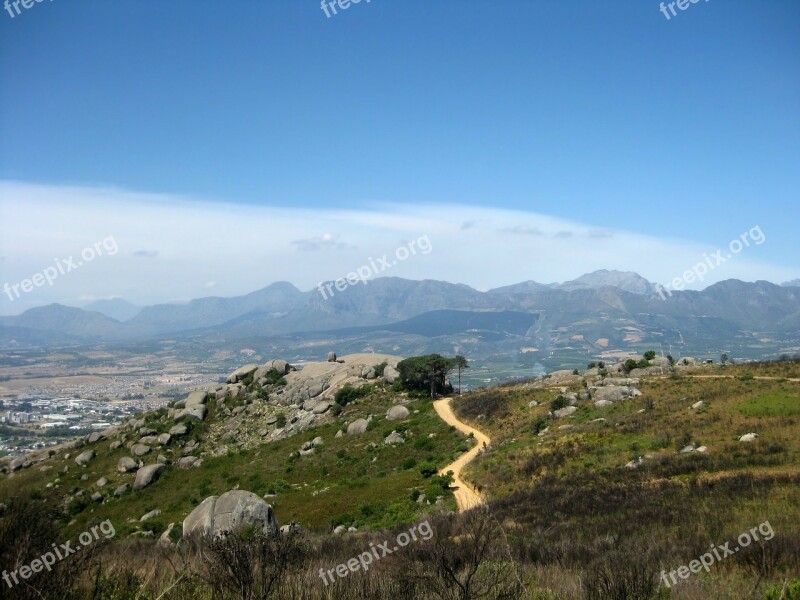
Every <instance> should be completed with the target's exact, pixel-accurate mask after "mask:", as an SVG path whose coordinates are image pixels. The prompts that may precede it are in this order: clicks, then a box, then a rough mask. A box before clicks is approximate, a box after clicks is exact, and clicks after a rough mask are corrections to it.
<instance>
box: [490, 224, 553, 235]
mask: <svg viewBox="0 0 800 600" xmlns="http://www.w3.org/2000/svg"><path fill="white" fill-rule="evenodd" d="M499 231H500V233H513V234H515V235H544V233H543V232H542V230H541V229H539V228H538V227H531V226H530V225H514V226H513V227H504V228H503V229H500V230H499Z"/></svg>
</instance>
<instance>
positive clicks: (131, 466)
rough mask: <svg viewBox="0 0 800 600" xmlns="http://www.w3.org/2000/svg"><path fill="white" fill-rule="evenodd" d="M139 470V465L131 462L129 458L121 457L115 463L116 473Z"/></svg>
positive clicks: (133, 461)
mask: <svg viewBox="0 0 800 600" xmlns="http://www.w3.org/2000/svg"><path fill="white" fill-rule="evenodd" d="M138 468H139V464H138V463H137V462H136V461H135V460H133V459H132V458H131V457H130V456H123V457H122V458H120V459H119V462H118V463H117V472H118V473H130V472H132V471H135V470H136V469H138Z"/></svg>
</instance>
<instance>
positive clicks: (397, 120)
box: [0, 0, 800, 312]
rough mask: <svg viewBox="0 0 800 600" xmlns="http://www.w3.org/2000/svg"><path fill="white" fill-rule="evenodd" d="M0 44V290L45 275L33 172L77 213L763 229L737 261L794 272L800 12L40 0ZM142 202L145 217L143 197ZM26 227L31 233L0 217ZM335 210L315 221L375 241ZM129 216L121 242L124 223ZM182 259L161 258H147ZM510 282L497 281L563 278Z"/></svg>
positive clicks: (704, 243)
mask: <svg viewBox="0 0 800 600" xmlns="http://www.w3.org/2000/svg"><path fill="white" fill-rule="evenodd" d="M0 54H1V56H2V58H1V59H0V60H2V62H1V63H0V70H1V77H2V79H0V84H1V85H0V100H1V101H2V106H3V110H2V116H0V180H2V181H4V182H6V185H5V187H4V188H3V189H5V190H6V192H5V193H4V195H3V196H2V197H0V218H3V219H4V221H5V222H6V223H5V225H4V227H3V230H2V232H3V234H4V239H3V240H0V244H2V246H1V247H0V249H1V250H2V256H3V262H2V264H3V267H0V268H2V269H3V271H5V272H4V273H3V275H4V279H6V280H9V279H11V278H14V277H16V278H19V277H22V276H23V275H24V273H26V272H30V270H31V269H34V270H36V268H35V263H32V262H29V261H28V260H26V259H25V258H24V257H30V256H31V249H30V248H28V247H26V246H25V243H24V239H27V238H28V237H30V235H28V234H29V233H30V234H31V235H33V234H32V233H31V232H32V230H33V229H35V228H36V227H40V228H41V227H43V226H44V225H45V223H46V222H47V220H46V219H43V220H42V221H41V222H39V223H37V222H36V219H37V216H36V215H41V208H36V207H35V206H33V205H32V204H30V203H31V202H33V201H32V200H31V199H30V196H26V195H25V194H22V195H15V194H16V191H18V189H19V188H18V186H22V187H23V188H24V189H29V188H28V186H41V189H46V190H49V191H48V192H47V193H46V194H44V193H43V194H38V193H37V194H36V197H37V198H39V199H40V200H41V201H42V202H49V203H56V204H58V203H62V204H61V205H62V206H63V202H66V201H67V200H66V198H70V200H69V201H70V202H79V203H80V202H82V200H81V199H80V198H81V196H80V195H78V196H79V197H78V199H76V197H75V195H74V194H73V191H74V190H75V189H84V190H86V189H93V188H96V189H98V190H103V193H104V194H106V195H105V196H104V197H105V200H104V203H105V206H106V207H107V210H108V211H114V210H115V209H116V208H119V210H120V211H121V212H124V211H123V208H122V205H123V204H124V205H125V206H126V207H129V203H130V202H131V201H133V200H132V198H133V197H134V196H133V195H135V194H142V195H145V196H146V195H153V196H152V197H150V196H147V197H150V199H151V200H152V198H154V197H158V198H160V199H161V201H163V202H165V203H169V202H170V201H171V200H170V198H178V197H179V198H182V199H191V200H192V202H194V204H193V208H192V209H187V211H188V210H191V211H193V212H197V211H200V212H203V211H204V210H206V209H204V208H203V207H210V206H212V205H213V206H214V207H216V206H218V205H222V206H226V205H227V206H229V207H230V210H231V211H235V212H237V213H238V214H242V215H243V214H246V213H247V211H248V210H251V209H253V210H256V209H257V211H258V214H259V215H263V218H264V219H265V221H264V222H265V223H268V222H269V218H268V214H269V213H268V208H269V207H280V208H282V209H303V210H311V211H313V210H321V211H328V210H332V211H343V210H355V209H358V210H360V211H365V212H367V213H369V212H374V213H377V214H380V213H381V211H385V210H386V208H385V207H386V206H387V205H391V206H395V207H396V206H398V205H400V206H406V207H407V210H408V214H414V215H420V214H423V213H424V214H432V213H430V211H431V210H433V209H432V207H443V206H449V207H450V209H449V210H443V211H442V215H443V218H445V219H449V220H452V222H453V223H457V224H460V223H461V222H462V221H464V220H466V219H465V218H464V217H463V214H461V213H465V211H466V212H468V211H469V210H478V211H480V210H482V209H488V208H491V209H495V210H497V211H501V212H500V213H498V214H503V215H506V216H507V215H508V214H514V213H505V212H503V211H520V212H523V213H530V214H531V215H534V216H532V218H533V219H534V222H538V221H536V218H537V217H535V215H540V216H545V217H547V218H553V219H557V220H558V219H561V220H565V221H569V222H573V223H577V224H579V225H586V226H591V227H596V228H598V229H609V230H614V231H617V230H623V231H626V232H630V233H635V234H641V235H644V236H649V237H651V238H654V239H658V240H667V239H668V240H673V241H674V242H675V244H676V245H677V246H676V247H680V245H681V244H682V243H684V242H685V243H686V244H688V245H691V244H697V247H703V248H706V247H708V248H712V247H713V248H716V247H719V246H721V245H724V244H726V243H727V242H728V241H729V240H731V239H732V238H734V237H737V236H739V235H740V234H741V233H742V232H744V231H747V230H748V229H750V228H751V227H753V226H755V225H758V226H759V227H761V229H762V230H763V231H764V233H765V234H766V237H767V239H768V242H767V243H764V244H763V246H759V247H758V248H757V255H756V254H755V249H754V250H753V255H752V257H751V258H752V259H753V260H754V261H760V262H757V263H753V265H752V266H753V268H752V269H751V270H748V271H746V272H742V273H738V274H737V273H731V275H738V276H741V277H742V278H751V279H755V278H758V270H759V268H762V269H763V271H764V272H765V273H767V272H769V273H770V274H774V275H775V276H782V275H783V274H784V273H785V274H787V275H795V276H798V275H800V269H799V268H798V267H800V251H799V250H798V242H797V233H796V231H795V229H796V226H797V223H798V222H800V219H798V217H799V216H800V208H798V190H800V185H798V184H800V3H798V2H796V1H792V0H773V1H770V2H756V1H747V2H745V1H735V0H725V1H723V0H710V1H709V2H704V1H701V2H699V3H697V4H691V5H689V7H688V9H687V10H685V11H683V12H679V13H678V15H677V16H675V17H673V18H671V19H670V20H667V19H666V18H665V17H664V15H663V14H662V13H661V12H660V11H659V3H658V2H653V1H651V0H630V1H608V2H597V1H596V0H591V1H573V2H557V1H555V0H551V1H548V2H539V1H531V0H528V1H524V2H523V1H511V0H499V1H497V0H496V1H492V2H489V1H477V0H475V1H469V0H461V1H454V0H436V1H435V2H431V1H427V2H422V1H416V0H403V1H401V0H372V1H371V2H370V3H367V2H366V0H363V1H362V2H361V3H360V4H357V5H353V6H351V7H350V8H349V9H347V10H345V11H340V12H339V14H338V15H336V16H334V17H332V18H326V16H325V14H324V13H323V11H322V10H321V9H320V5H319V2H317V1H316V0H290V1H289V0H286V1H277V0H261V1H246V0H240V1H232V2H226V3H222V2H209V1H205V0H191V1H188V0H182V1H172V2H152V1H141V0H139V1H132V0H131V1H128V0H115V1H114V2H100V1H89V0H70V1H69V2H68V1H66V0H54V1H47V0H45V1H44V2H41V3H37V4H34V5H33V6H32V8H30V9H28V10H23V11H22V14H20V15H17V16H15V17H14V18H11V17H10V16H9V15H8V13H7V12H5V11H3V12H0ZM15 190H16V191H15ZM113 190H119V191H120V194H119V195H116V196H115V195H114V193H112V191H113ZM12 192H13V193H12ZM126 194H127V195H126ZM131 194H133V195H131ZM86 195H87V194H84V196H86ZM88 195H91V194H88ZM156 195H157V196H156ZM145 196H142V198H144V197H145ZM45 197H46V198H45ZM23 198H26V200H24V202H25V203H27V209H25V207H23V206H20V203H22V202H23ZM142 198H139V199H138V200H136V201H138V202H140V203H141V207H142V208H141V210H142V212H141V218H142V219H145V220H147V219H148V218H149V217H148V216H147V214H148V213H147V207H148V206H152V203H151V202H149V201H147V200H144V199H142ZM117 202H119V203H120V205H119V207H117V206H115V205H116V203H117ZM242 205H250V206H242ZM42 206H44V205H42ZM63 208H64V209H66V208H67V207H66V206H63ZM25 210H28V211H29V213H25ZM264 210H267V212H263V211H264ZM426 211H427V212H426ZM207 212H208V214H209V218H210V215H212V214H217V213H216V208H213V209H211V208H208V209H207ZM391 212H392V214H394V210H392V211H391ZM131 214H133V215H135V212H134V213H131ZM150 214H151V215H153V214H155V213H150ZM397 214H402V210H398V213H397ZM20 218H26V219H28V218H32V219H34V222H33V223H31V222H25V223H20V222H15V223H13V225H12V224H10V223H9V221H10V220H12V219H20ZM132 218H136V217H135V216H133V217H132ZM522 220H524V219H522ZM499 221H502V219H501V218H500V217H498V222H499ZM62 222H63V221H62ZM337 223H339V230H336V231H333V230H332V229H331V228H330V227H328V228H327V229H326V228H325V226H324V225H320V229H319V230H315V231H308V232H307V233H308V236H309V237H310V238H313V237H314V236H324V235H330V236H332V237H333V238H337V239H342V240H345V241H342V242H341V243H342V244H343V245H344V246H348V245H349V246H350V247H353V248H355V247H359V245H360V246H361V247H362V248H363V249H366V248H367V247H368V245H367V244H366V243H365V242H363V243H359V239H360V238H359V236H360V235H361V234H360V233H358V234H357V233H355V230H351V229H348V226H347V224H346V223H341V222H339V221H337ZM53 226H54V227H57V226H58V223H54V224H53ZM114 226H115V227H117V228H118V229H119V232H118V233H116V234H115V235H117V236H119V237H120V238H125V236H126V232H125V231H122V229H124V224H121V223H119V222H117V223H115V224H114ZM531 226H532V227H535V225H531ZM72 227H74V230H71V231H69V232H64V231H61V232H60V233H59V234H58V235H46V236H44V237H45V239H53V238H57V239H56V240H55V241H58V239H61V238H62V237H63V238H64V245H63V247H62V246H59V245H58V244H57V243H55V241H54V243H53V246H52V247H48V248H46V250H47V251H43V252H42V254H43V255H48V256H51V255H52V256H59V255H60V254H57V253H61V252H66V251H68V250H69V249H70V248H71V249H73V250H74V249H76V248H77V250H80V248H81V247H83V246H82V244H83V245H85V244H90V243H91V242H94V241H95V240H94V238H91V235H90V234H89V232H90V231H91V232H92V234H93V235H108V233H105V234H101V233H99V232H100V231H108V229H109V227H110V225H109V227H106V228H105V229H103V228H102V227H98V229H97V230H96V231H94V230H92V228H88V229H87V230H86V231H85V232H84V231H82V230H81V224H80V223H75V224H74V225H73V226H72ZM209 227H211V225H209ZM267 227H268V226H267ZM506 229H507V227H506ZM67 233H69V235H67ZM111 233H114V232H111ZM268 233H269V232H265V235H268ZM348 235H350V237H351V238H353V239H351V240H346V238H347V237H348ZM34 237H35V236H34ZM90 238H91V239H90ZM356 238H359V239H356ZM390 239H391V240H392V241H391V242H390V241H388V240H390ZM400 239H401V236H400V237H398V238H397V240H400ZM486 239H487V243H490V242H491V240H490V239H489V237H487V238H486ZM81 240H83V241H81ZM385 240H386V242H385V243H386V244H387V245H388V246H389V247H393V246H394V238H385ZM84 242H85V243H84ZM130 243H131V244H132V245H131V246H130V248H129V249H130V250H131V252H140V251H148V252H156V253H158V252H159V249H158V248H155V247H154V248H153V249H149V247H147V248H146V247H145V246H143V245H146V244H147V243H151V242H150V241H149V240H144V239H141V238H131V241H130ZM152 243H155V244H157V243H158V242H157V240H156V241H154V242H152ZM471 243H478V241H475V240H473V242H471ZM137 244H138V245H137ZM686 244H684V245H686ZM291 247H292V246H288V247H287V248H291ZM296 247H297V245H295V246H294V248H295V250H296ZM134 248H135V249H134ZM583 249H584V250H585V251H586V252H591V251H592V248H591V246H588V245H587V246H586V247H585V248H583ZM512 250H513V249H512ZM615 251H616V252H617V254H614V255H610V256H611V257H612V258H615V259H614V260H611V259H609V260H610V262H613V263H614V264H607V265H606V266H607V267H608V268H632V269H637V270H640V271H641V270H646V264H649V263H645V267H644V268H643V267H642V266H641V265H640V264H635V263H634V262H632V261H631V260H630V256H628V255H629V254H631V255H633V254H638V253H639V249H638V248H637V247H636V246H635V245H634V246H631V247H628V248H627V249H626V248H624V247H620V248H616V249H615ZM165 252H166V251H165V250H161V253H160V254H156V255H154V256H155V257H156V259H157V260H159V259H165V258H166V257H167V256H168V254H165ZM275 252H276V253H277V252H278V250H277V249H276V250H275ZM34 254H35V252H34ZM601 254H602V253H601ZM604 256H605V255H604ZM511 258H513V257H511ZM532 258H533V257H532ZM536 258H538V257H536ZM606 258H608V257H606ZM198 259H202V255H198ZM48 260H49V261H51V260H52V257H51V258H50V259H48ZM347 260H349V261H350V262H352V261H353V260H357V257H355V256H354V257H350V258H348V259H347ZM682 260H683V259H682ZM651 261H655V262H667V263H669V262H670V261H669V257H651ZM512 262H513V263H514V264H517V265H519V264H520V261H517V260H513V261H512ZM431 264H437V268H436V269H431V268H430V265H431ZM355 266H357V265H355ZM584 266H585V267H589V266H592V265H589V264H588V263H587V264H585V265H584V264H583V263H580V262H579V263H574V262H573V263H569V268H567V265H565V266H564V268H563V269H562V270H563V272H564V276H561V277H559V276H557V274H554V275H552V279H558V280H564V279H568V278H571V277H573V276H575V275H577V274H579V273H575V272H574V271H576V270H579V269H580V268H583V267H584ZM448 267H450V268H452V264H450V263H435V261H429V265H428V266H427V267H423V266H419V267H418V268H417V269H411V268H410V270H409V272H408V273H407V275H409V276H414V277H422V276H429V275H434V274H435V275H443V276H444V278H448V279H451V280H454V279H459V280H462V281H464V280H465V279H469V277H467V274H463V275H462V274H461V273H453V275H451V276H450V277H447V275H448V271H447V268H448ZM767 267H769V268H767ZM309 268H310V267H309ZM683 269H684V263H682V262H681V263H678V262H676V263H675V264H668V266H666V267H665V268H664V271H663V273H662V272H661V271H659V272H655V271H654V272H653V273H652V274H651V277H658V276H660V277H668V275H665V273H669V272H675V271H678V272H682V271H683ZM770 269H772V270H771V271H770ZM168 270H169V265H168V264H166V261H165V264H163V265H162V266H160V267H159V269H157V272H158V273H161V272H167V271H168ZM451 272H452V271H451ZM156 275H157V273H154V275H153V276H154V277H155V276H156ZM281 275H286V276H284V277H281ZM338 275H339V274H338V273H332V274H331V277H335V276H338ZM455 275H459V276H460V278H459V277H456V276H455ZM500 275H501V276H499V277H498V278H497V279H500V280H502V281H498V282H497V283H498V284H502V283H511V282H512V281H515V280H523V279H540V278H541V279H546V278H547V277H548V276H551V273H550V272H539V271H537V269H535V268H532V267H531V268H527V269H519V270H517V271H514V270H507V271H506V272H503V273H501V274H500ZM272 276H274V277H281V278H283V279H289V280H290V281H293V282H295V283H298V284H305V285H306V287H308V285H309V284H308V282H309V281H311V279H312V278H313V277H311V278H304V277H300V276H297V275H296V274H293V273H288V274H282V273H280V272H275V273H272V272H270V273H269V274H265V277H264V278H262V279H265V278H267V277H272ZM314 276H315V277H316V276H319V277H320V278H324V276H325V273H323V272H320V273H314ZM87 277H88V276H87ZM765 278H769V277H766V276H765ZM207 279H208V280H209V281H210V280H212V279H213V280H216V279H218V278H217V277H216V274H213V273H212V274H209V276H208V277H207ZM306 279H308V281H306ZM490 279H491V278H486V277H475V278H474V280H466V281H465V282H466V283H470V284H472V285H476V286H481V285H491V284H492V283H493V282H494V280H492V281H490ZM99 283H100V282H99V281H94V282H92V281H91V280H87V281H86V282H83V283H82V284H81V285H84V286H85V287H86V288H87V290H86V294H85V295H86V296H87V297H88V296H93V295H105V294H109V293H116V292H110V291H109V290H107V289H99V288H98V289H96V290H95V289H94V286H96V285H97V284H99ZM206 283H207V282H206ZM266 283H269V281H263V280H259V281H257V282H253V281H250V282H245V281H240V282H238V283H236V284H234V283H233V282H230V283H229V288H230V289H231V291H236V292H239V291H247V289H246V288H248V286H249V289H253V288H255V287H260V286H261V285H265V284H266ZM230 286H232V288H231V287H230ZM155 287H156V288H157V287H158V286H155ZM701 287H702V286H701ZM234 288H235V289H234ZM64 289H66V288H64ZM48 291H53V290H48ZM201 291H202V290H198V289H196V288H194V287H192V286H190V285H187V286H186V289H185V290H184V292H185V293H179V290H175V291H174V293H172V292H170V293H169V294H166V293H165V297H156V296H157V295H151V296H147V297H146V298H145V297H144V296H142V295H141V294H139V295H140V296H142V297H141V298H140V300H142V301H147V300H148V299H149V300H160V301H163V300H169V299H172V298H173V297H183V296H186V297H194V296H196V295H200V293H201ZM123 292H124V290H120V291H119V293H120V294H121V293H123ZM127 293H128V294H130V293H135V291H133V292H132V291H131V290H128V292H127ZM70 294H72V295H73V296H74V294H73V292H70ZM58 297H59V296H58V294H57V293H54V295H53V297H52V298H51V297H50V296H47V297H46V298H45V297H44V296H42V301H45V300H52V299H58ZM70 298H72V296H70ZM32 301H33V300H32ZM16 306H17V307H19V306H22V304H21V303H17V305H16ZM0 311H5V312H7V311H6V310H5V309H3V308H0ZM12 312H17V309H16V308H15V309H14V310H12Z"/></svg>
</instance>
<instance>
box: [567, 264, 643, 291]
mask: <svg viewBox="0 0 800 600" xmlns="http://www.w3.org/2000/svg"><path fill="white" fill-rule="evenodd" d="M557 287H558V288H559V289H562V290H576V289H596V288H601V287H615V288H619V289H621V290H625V291H626V292H631V293H633V294H651V293H653V284H652V283H650V282H649V281H648V280H647V279H645V278H644V277H642V276H641V275H639V274H638V273H634V272H633V271H616V270H609V269H600V270H598V271H593V272H592V273H586V274H585V275H581V276H580V277H578V278H577V279H573V280H571V281H565V282H564V283H562V284H560V285H559V286H557Z"/></svg>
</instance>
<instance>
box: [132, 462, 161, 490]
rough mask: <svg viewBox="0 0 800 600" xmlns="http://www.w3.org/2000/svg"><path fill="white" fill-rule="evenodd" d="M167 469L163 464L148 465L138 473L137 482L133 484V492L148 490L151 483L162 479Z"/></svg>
mask: <svg viewBox="0 0 800 600" xmlns="http://www.w3.org/2000/svg"><path fill="white" fill-rule="evenodd" d="M164 469H166V467H165V466H164V465H162V464H155V465H147V466H145V467H142V468H141V469H139V470H138V471H136V481H134V482H133V490H134V491H138V490H141V489H142V488H146V487H147V486H148V485H150V484H151V483H153V482H155V481H157V480H158V478H159V477H161V473H163V472H164Z"/></svg>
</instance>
